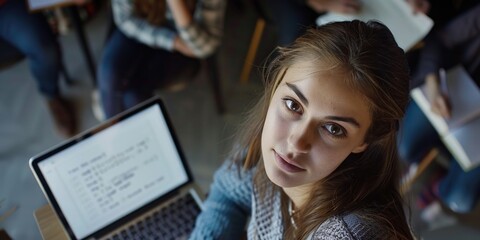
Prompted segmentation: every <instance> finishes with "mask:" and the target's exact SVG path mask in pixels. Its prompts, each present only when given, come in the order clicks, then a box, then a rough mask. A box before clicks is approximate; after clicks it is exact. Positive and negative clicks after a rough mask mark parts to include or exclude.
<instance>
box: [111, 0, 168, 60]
mask: <svg viewBox="0 0 480 240" xmlns="http://www.w3.org/2000/svg"><path fill="white" fill-rule="evenodd" d="M112 11H113V19H114V21H115V24H116V25H117V27H118V28H119V29H120V30H121V31H122V33H123V34H125V35H126V36H128V37H130V38H133V39H135V40H137V41H139V42H141V43H143V44H145V45H148V46H151V47H154V48H161V49H165V50H168V51H172V50H173V40H174V38H175V36H176V33H175V32H174V31H172V30H170V29H168V28H165V27H159V26H153V25H151V24H149V23H148V22H147V21H145V20H144V19H142V18H139V17H136V16H135V15H134V14H133V4H132V0H112Z"/></svg>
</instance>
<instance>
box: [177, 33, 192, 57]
mask: <svg viewBox="0 0 480 240" xmlns="http://www.w3.org/2000/svg"><path fill="white" fill-rule="evenodd" d="M173 48H174V49H175V51H177V52H179V53H181V54H183V55H185V56H187V57H192V58H193V57H195V55H194V54H193V52H192V50H191V49H190V48H189V47H188V46H187V44H185V42H184V41H183V40H182V39H181V38H180V37H179V36H176V37H175V40H174V41H173Z"/></svg>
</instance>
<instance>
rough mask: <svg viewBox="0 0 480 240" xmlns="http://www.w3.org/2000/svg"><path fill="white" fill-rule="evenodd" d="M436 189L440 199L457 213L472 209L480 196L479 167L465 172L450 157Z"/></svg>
mask: <svg viewBox="0 0 480 240" xmlns="http://www.w3.org/2000/svg"><path fill="white" fill-rule="evenodd" d="M438 190H439V194H440V199H441V200H442V202H443V203H444V204H445V205H447V206H448V207H449V208H450V209H451V210H453V211H455V212H458V213H468V212H470V211H472V210H473V209H474V208H475V205H476V203H477V201H478V198H479V196H480V194H479V192H480V167H477V168H475V169H472V170H470V171H468V172H465V171H463V169H462V168H461V167H460V165H459V164H458V162H457V161H456V160H455V159H452V160H451V162H450V166H449V168H448V173H447V175H446V176H445V177H444V178H443V179H442V180H441V182H440V185H439V189H438Z"/></svg>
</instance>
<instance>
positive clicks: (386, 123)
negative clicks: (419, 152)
mask: <svg viewBox="0 0 480 240" xmlns="http://www.w3.org/2000/svg"><path fill="white" fill-rule="evenodd" d="M277 53H278V54H277V55H276V57H275V58H274V59H273V60H272V61H271V62H270V63H269V65H268V67H267V68H266V71H265V75H264V79H265V80H266V88H265V93H264V94H263V96H262V98H261V99H260V101H259V102H258V103H257V105H256V106H255V107H254V108H253V109H252V111H251V112H250V113H249V114H248V116H247V119H246V121H245V122H244V124H243V125H242V126H241V128H240V131H239V135H238V140H239V141H238V143H239V145H238V146H237V148H235V149H234V152H233V156H234V159H236V161H237V164H243V166H244V168H246V169H251V168H254V167H257V173H256V176H255V178H254V187H255V190H256V191H259V192H260V193H262V192H263V193H265V192H267V188H268V189H274V190H276V191H278V190H281V189H280V188H278V187H276V186H275V185H274V184H273V183H271V182H270V181H269V180H268V177H266V173H265V170H264V168H263V161H262V154H261V146H260V145H261V142H260V139H261V133H262V129H263V125H264V123H265V118H266V114H267V110H268V107H269V104H270V100H271V98H272V96H273V94H274V92H275V90H276V89H277V87H278V85H279V84H280V82H281V81H282V79H283V76H284V74H285V71H286V69H288V67H290V66H292V65H293V64H295V63H298V62H302V61H313V60H319V61H322V63H331V64H333V65H334V66H336V67H340V69H342V70H345V71H346V72H347V73H348V74H349V76H350V79H346V82H347V83H348V84H349V85H350V86H352V87H353V88H354V89H357V90H358V91H359V92H360V93H361V94H363V95H364V96H365V98H366V101H367V104H369V107H370V111H371V116H372V123H371V126H370V128H369V129H368V131H367V134H366V136H365V141H366V142H367V143H368V147H367V149H366V150H365V151H364V152H362V153H358V154H353V153H352V154H351V155H350V156H348V157H347V159H346V160H345V161H344V162H343V163H342V164H341V165H340V166H339V167H338V168H337V169H336V170H335V171H333V172H332V173H331V174H330V175H329V176H327V177H325V178H324V179H321V180H320V181H319V182H318V184H316V187H315V189H313V191H312V193H311V196H310V197H309V201H307V203H306V205H305V206H303V207H302V209H299V211H297V212H296V213H295V215H294V217H295V219H297V221H296V222H297V225H298V229H296V230H295V229H294V228H293V227H292V226H291V224H290V221H289V220H287V219H286V218H285V220H284V226H285V232H284V234H285V235H284V237H285V238H286V239H292V238H293V237H294V238H295V239H304V238H306V237H307V236H308V234H309V233H310V232H312V231H314V230H315V228H316V227H318V226H319V225H320V224H321V223H322V222H324V221H325V220H326V219H328V218H330V217H332V216H336V215H341V214H348V213H352V212H360V213H361V217H362V218H366V219H368V221H370V222H371V221H373V222H375V223H376V224H377V225H380V226H382V227H383V229H382V230H385V231H386V232H387V234H388V235H389V236H390V237H389V239H390V238H392V239H412V235H411V231H410V228H409V226H408V224H407V220H406V217H405V213H404V208H403V207H404V202H403V200H402V197H401V195H400V194H399V182H400V173H399V171H400V169H399V168H400V166H399V163H400V162H399V159H398V155H397V145H396V133H397V130H398V123H399V120H400V119H401V118H402V117H403V115H404V113H405V108H406V106H407V103H408V100H409V97H408V92H409V70H408V65H407V62H406V58H405V54H404V52H403V50H402V49H401V48H399V47H398V45H397V43H396V42H395V40H394V38H393V35H392V33H391V32H390V30H389V29H388V28H387V27H386V26H385V25H383V24H382V23H379V22H376V21H369V22H366V23H365V22H361V21H357V20H354V21H351V22H337V23H330V24H326V25H323V26H320V27H318V28H315V29H313V28H312V29H309V30H308V31H307V33H306V34H304V35H303V36H301V37H300V38H298V39H297V40H296V41H295V42H294V43H293V44H292V45H291V46H289V47H286V48H278V52H277ZM244 149H248V151H247V154H246V157H244V156H245V154H244V151H242V150H244ZM265 182H267V184H265ZM265 186H266V187H265ZM282 194H283V200H282V213H283V214H284V216H288V215H285V214H288V212H287V210H286V206H287V205H286V204H285V199H286V196H285V194H284V193H282ZM265 197H268V196H265ZM299 219H301V221H300V220H299ZM298 223H301V224H298Z"/></svg>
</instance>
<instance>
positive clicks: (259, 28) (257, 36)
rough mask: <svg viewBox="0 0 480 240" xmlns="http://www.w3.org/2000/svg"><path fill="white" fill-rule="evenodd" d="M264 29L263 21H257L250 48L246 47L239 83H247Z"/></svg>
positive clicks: (260, 19) (261, 19)
mask: <svg viewBox="0 0 480 240" xmlns="http://www.w3.org/2000/svg"><path fill="white" fill-rule="evenodd" d="M264 28H265V20H264V19H263V18H259V19H257V22H256V24H255V30H254V32H253V36H252V40H251V41H250V46H249V47H248V52H247V57H246V58H245V62H244V63H243V68H242V73H241V75H240V82H241V83H242V84H245V83H247V82H248V79H249V77H250V72H251V70H252V65H253V62H254V61H255V56H256V55H257V50H258V46H259V44H260V40H261V39H262V34H263V30H264Z"/></svg>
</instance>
